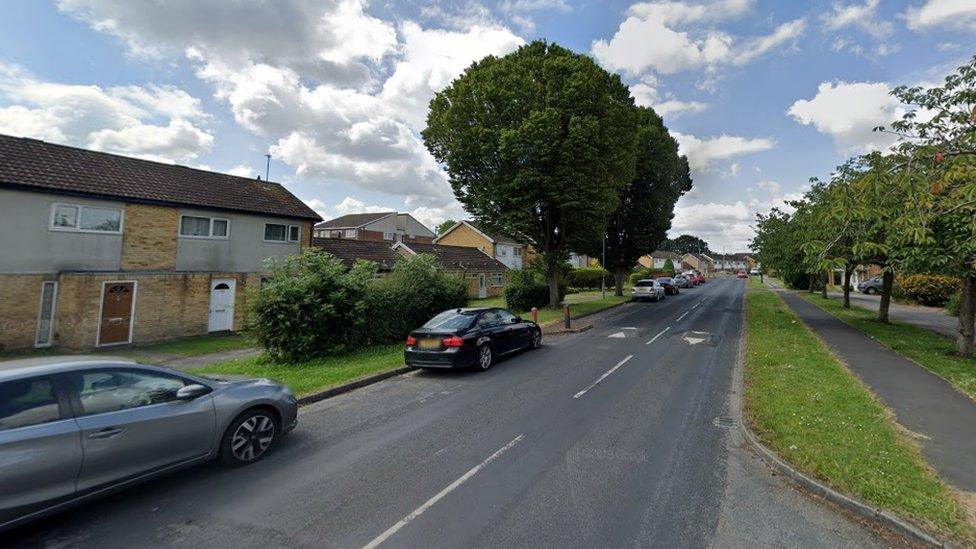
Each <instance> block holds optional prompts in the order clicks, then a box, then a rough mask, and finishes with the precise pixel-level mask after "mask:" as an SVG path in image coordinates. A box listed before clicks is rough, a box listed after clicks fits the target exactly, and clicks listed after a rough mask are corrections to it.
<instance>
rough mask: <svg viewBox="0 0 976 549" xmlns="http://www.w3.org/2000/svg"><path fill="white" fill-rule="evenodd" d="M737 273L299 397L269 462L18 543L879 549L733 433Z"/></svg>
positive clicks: (163, 485)
mask: <svg viewBox="0 0 976 549" xmlns="http://www.w3.org/2000/svg"><path fill="white" fill-rule="evenodd" d="M743 289H744V283H743V281H741V280H736V279H724V280H718V281H713V282H710V283H709V284H707V285H705V286H702V287H700V288H695V289H689V290H685V291H683V292H682V294H681V295H678V296H671V297H669V298H667V299H666V300H665V301H663V302H661V303H633V304H627V305H625V306H623V307H619V308H617V309H614V310H612V311H610V312H608V313H605V314H603V315H602V318H600V319H599V321H598V322H597V323H596V327H595V328H594V329H592V330H590V331H588V332H584V333H581V334H576V335H571V336H564V337H561V338H551V339H550V340H549V341H547V343H546V345H545V346H544V347H543V348H542V349H541V350H539V351H535V352H527V353H523V354H520V355H517V356H513V357H510V358H508V359H506V360H503V361H501V362H499V363H498V364H496V365H495V366H494V367H493V368H492V369H491V370H489V371H487V372H483V373H475V372H460V371H459V372H415V373H411V374H408V375H405V376H401V377H397V378H393V379H390V380H387V381H384V382H381V383H378V384H376V385H373V386H370V387H367V388H365V389H362V390H358V391H354V392H352V393H348V394H346V395H342V396H339V397H336V398H333V399H329V400H327V401H323V402H321V403H318V404H315V405H312V406H308V407H306V408H303V409H302V411H301V414H300V423H299V427H298V429H297V430H296V431H295V432H294V433H292V434H291V435H289V436H288V437H286V438H285V439H283V440H282V441H281V444H280V445H279V446H278V447H277V448H276V450H275V451H274V452H273V453H272V454H270V455H268V456H267V458H266V459H264V460H263V461H262V462H259V463H257V464H255V465H252V466H250V467H246V468H244V469H237V470H227V469H222V468H220V467H218V466H216V465H208V466H202V467H197V468H194V469H191V470H188V471H185V472H183V473H179V474H177V475H175V476H172V477H167V478H163V479H159V480H156V481H153V482H151V483H148V484H145V485H142V486H139V487H136V488H133V489H130V490H128V491H125V492H122V493H119V494H117V495H115V496H112V497H110V498H107V499H104V500H100V501H97V502H94V503H91V504H89V505H86V506H83V507H80V508H77V509H75V510H72V511H69V512H67V513H65V514H62V515H59V516H56V517H52V518H50V519H47V520H45V521H42V522H39V523H36V524H33V525H31V526H28V527H26V528H22V529H20V530H17V531H14V532H11V533H8V534H0V535H3V536H4V540H3V541H4V542H6V543H8V544H10V545H12V546H17V547H25V546H34V545H41V546H45V545H46V546H51V547H74V546H79V547H95V546H97V547H126V548H130V547H147V546H166V547H207V548H218V547H375V546H380V547H505V548H514V547H621V546H628V547H638V546H639V547H817V546H822V547H839V546H844V547H874V546H886V545H891V544H892V543H893V542H892V540H891V539H886V540H885V539H881V538H878V537H876V535H877V534H876V533H875V532H874V531H873V530H872V528H871V527H870V526H868V525H864V524H859V523H857V522H855V521H854V520H853V519H852V518H850V517H847V516H846V515H844V514H842V513H840V512H839V511H837V510H834V509H831V508H828V507H825V506H824V505H822V504H821V503H819V502H816V501H814V500H812V499H810V498H808V497H807V496H806V495H804V494H802V493H800V492H798V491H797V490H795V489H793V488H792V487H791V486H789V485H788V484H786V482H785V481H783V480H782V479H781V478H780V477H778V476H775V475H773V474H772V473H771V472H770V470H769V469H768V468H766V467H765V465H763V464H762V463H761V462H760V461H759V460H758V459H757V458H756V457H755V456H754V455H752V454H751V453H750V452H749V451H748V450H746V449H745V448H744V447H743V446H742V445H741V441H739V440H738V433H737V431H735V430H734V429H729V428H728V427H727V426H724V425H727V424H728V421H727V419H728V418H729V417H730V416H731V413H730V409H729V401H730V397H731V395H732V391H733V389H734V385H733V382H732V375H733V370H734V368H735V363H736V356H737V352H738V344H739V342H738V338H739V333H740V327H741V323H742V298H743Z"/></svg>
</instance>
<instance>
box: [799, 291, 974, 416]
mask: <svg viewBox="0 0 976 549" xmlns="http://www.w3.org/2000/svg"><path fill="white" fill-rule="evenodd" d="M797 295H799V296H800V297H803V298H804V299H806V300H807V301H809V302H810V303H813V304H814V305H816V306H817V307H820V308H821V309H823V310H824V311H826V312H828V313H830V314H832V315H834V316H835V317H837V318H838V319H840V320H842V321H843V322H846V323H847V324H849V325H850V326H852V327H853V328H856V329H858V330H860V331H862V332H864V333H866V334H868V335H869V336H871V337H873V338H874V339H875V340H876V341H877V342H878V343H881V344H882V345H884V346H886V347H888V348H890V349H891V350H893V351H895V352H896V353H898V354H900V355H902V356H904V357H906V358H908V359H909V360H912V361H914V362H915V363H916V364H918V365H920V366H922V367H923V368H925V369H927V370H929V371H931V372H933V373H935V374H936V375H939V376H942V377H943V378H944V379H946V380H947V381H948V382H949V383H951V384H952V385H954V386H955V387H956V388H958V389H959V390H961V391H962V392H964V393H966V394H967V395H969V396H970V398H973V399H976V358H964V357H960V356H956V355H955V354H954V353H955V349H956V347H955V341H953V340H952V339H951V338H948V337H946V336H944V335H942V334H940V333H938V332H933V331H932V330H926V329H925V328H919V327H918V326H912V325H911V324H904V323H901V322H892V323H890V324H882V323H881V322H878V321H877V320H876V318H877V311H871V310H868V309H862V308H861V307H856V306H852V307H851V308H850V309H845V308H844V303H843V301H842V300H840V299H835V298H829V299H824V298H823V297H821V296H820V295H819V294H809V293H807V292H797Z"/></svg>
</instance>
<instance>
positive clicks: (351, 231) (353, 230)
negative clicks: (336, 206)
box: [342, 229, 359, 238]
mask: <svg viewBox="0 0 976 549" xmlns="http://www.w3.org/2000/svg"><path fill="white" fill-rule="evenodd" d="M349 233H352V236H349ZM357 236H359V231H357V230H356V229H346V230H344V231H342V238H356V237H357Z"/></svg>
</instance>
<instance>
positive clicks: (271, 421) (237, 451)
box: [220, 408, 278, 467]
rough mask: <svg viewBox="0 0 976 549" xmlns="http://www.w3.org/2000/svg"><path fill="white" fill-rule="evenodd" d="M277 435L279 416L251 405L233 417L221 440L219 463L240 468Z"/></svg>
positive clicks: (262, 452) (262, 451)
mask: <svg viewBox="0 0 976 549" xmlns="http://www.w3.org/2000/svg"><path fill="white" fill-rule="evenodd" d="M277 436H278V418H276V417H275V415H274V414H273V413H271V412H269V411H268V410H265V409H263V408H254V409H251V410H247V411H245V412H244V413H242V414H241V415H239V416H237V417H236V418H234V421H232V422H230V426H229V427H227V431H226V432H224V438H223V439H222V440H221V441H220V462H221V463H223V464H224V465H227V466H229V467H242V466H244V465H249V464H251V463H254V462H255V461H258V460H259V459H261V458H262V457H264V455H265V454H266V453H267V452H268V449H269V448H270V447H271V444H272V443H273V442H274V441H275V438H277Z"/></svg>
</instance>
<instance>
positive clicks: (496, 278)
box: [491, 273, 502, 288]
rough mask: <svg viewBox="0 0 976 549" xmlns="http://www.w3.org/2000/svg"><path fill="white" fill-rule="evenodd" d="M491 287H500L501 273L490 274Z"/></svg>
mask: <svg viewBox="0 0 976 549" xmlns="http://www.w3.org/2000/svg"><path fill="white" fill-rule="evenodd" d="M491 285H492V286H494V287H496V288H497V287H499V286H501V285H502V273H491Z"/></svg>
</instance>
